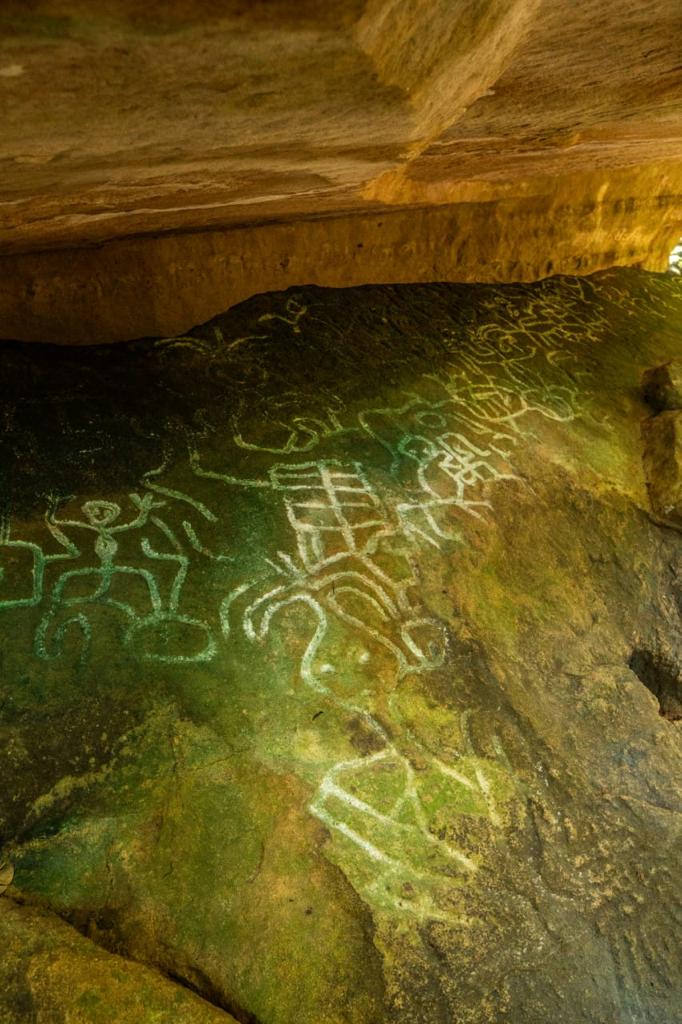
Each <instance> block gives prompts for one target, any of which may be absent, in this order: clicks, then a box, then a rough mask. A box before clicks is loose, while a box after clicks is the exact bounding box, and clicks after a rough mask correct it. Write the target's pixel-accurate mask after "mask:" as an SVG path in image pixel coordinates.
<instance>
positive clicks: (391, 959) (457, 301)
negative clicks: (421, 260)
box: [0, 271, 682, 1024]
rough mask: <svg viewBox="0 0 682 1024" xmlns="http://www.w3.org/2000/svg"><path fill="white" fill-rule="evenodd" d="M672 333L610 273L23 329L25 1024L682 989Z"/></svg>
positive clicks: (9, 584)
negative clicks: (668, 405) (181, 332)
mask: <svg viewBox="0 0 682 1024" xmlns="http://www.w3.org/2000/svg"><path fill="white" fill-rule="evenodd" d="M681 341H682V284H681V283H680V282H679V281H677V280H676V279H675V278H674V277H672V276H666V275H654V274H647V273H644V272H637V271H612V272H609V273H605V274H600V275H595V276H594V277H592V278H589V279H577V278H553V279H549V280H547V281H543V282H540V283H538V284H535V285H525V286H521V285H519V286H504V287H492V286H464V285H462V286H456V285H430V286H399V287H367V288H357V289H347V290H322V289H316V288H302V289H298V290H296V291H294V292H288V293H284V294H275V295H264V296H260V297H258V298H255V299H252V300H250V301H249V302H247V303H244V304H243V305H242V306H239V307H237V308H235V309H233V310H231V311H230V312H229V313H226V314H225V315H224V316H221V317H218V318H217V319H216V320H214V321H211V322H210V323H209V324H207V325H205V326H203V327H200V328H197V329H196V330H194V331H192V332H190V333H189V334H188V335H187V336H186V337H183V338H176V339H163V340H151V341H140V342H136V343H134V344H132V345H130V346H125V347H123V346H120V347H115V348H110V347H95V348H92V349H88V350H77V351H64V350H63V349H61V350H56V349H53V348H51V347H50V346H23V347H22V346H19V345H16V346H15V345H11V344H10V345H7V346H5V347H4V348H3V353H4V357H3V358H4V377H5V380H6V386H5V388H4V389H3V394H2V395H1V396H0V416H1V417H2V422H3V423H4V425H5V426H4V430H3V433H2V436H1V437H0V486H1V488H2V490H1V499H2V509H1V514H2V520H1V528H0V566H1V567H2V572H1V574H0V623H1V626H2V636H3V644H2V652H1V655H0V665H1V670H2V681H3V687H2V698H1V700H0V714H1V719H0V743H1V744H2V749H3V750H4V751H5V756H4V760H3V786H2V789H1V791H0V842H1V847H0V853H2V855H3V857H6V858H8V859H9V860H10V861H11V863H12V864H13V865H14V868H15V875H14V879H13V881H12V884H11V885H10V886H9V888H8V889H7V892H6V894H5V896H3V897H2V898H1V900H0V907H1V909H2V914H1V915H0V930H2V933H3V936H4V938H3V946H4V945H5V943H7V948H8V949H9V950H10V951H11V956H10V957H9V958H8V959H7V961H6V963H7V964H11V965H13V966H9V967H8V966H5V968H4V969H5V973H6V974H7V976H8V978H10V980H9V981H8V982H7V984H8V985H9V986H10V987H9V988H8V991H11V992H12V993H14V994H13V995H12V997H11V998H9V997H5V1002H4V1003H1V1002H0V1007H1V1013H4V1014H5V1016H4V1017H2V1016H0V1020H2V1022H3V1024H4V1022H5V1021H6V1022H7V1024H15V1022H17V1024H18V1022H23V1021H29V1020H34V1019H35V1016H31V1013H34V1010H33V1009H31V1007H32V1006H33V1004H32V1003H31V1002H30V1000H31V999H33V998H38V997H37V996H36V995H35V994H36V993H39V999H40V1000H43V1002H42V1003H41V1004H40V1005H41V1006H44V1005H46V1002H45V1001H47V1002H48V1003H51V1005H52V1007H53V1013H54V1016H53V1017H49V1016H44V1017H43V1018H38V1019H45V1020H52V1019H54V1020H55V1021H62V1020H64V1021H69V1022H70V1021H72V1020H73V1021H81V1020H83V1021H92V1022H93V1024H94V1022H97V1021H99V1020H105V1019H106V1020H111V1021H116V1020H119V1019H120V1020H121V1021H123V1020H124V1019H125V1020H133V1019H134V1020H138V1019H139V1020H140V1021H146V1020H149V1021H157V1020H158V1021H165V1020H166V1019H169V1020H170V1019H171V1018H170V1017H168V1018H166V1016H164V1014H167V1013H170V1012H173V1011H172V1007H173V1005H174V1004H173V1003H172V1000H173V999H175V998H177V999H178V1000H181V1001H183V1000H184V1002H183V1003H182V1009H181V1010H178V1011H177V1014H176V1016H175V1018H174V1019H176V1020H182V1021H185V1020H187V1021H190V1022H193V1021H195V1020H196V1021H197V1022H200V1021H204V1020H206V1021H212V1020H214V1019H215V1020H219V1019H226V1020H227V1019H229V1016H228V1015H230V1014H231V1015H233V1016H234V1017H235V1018H236V1019H237V1020H239V1021H243V1022H249V1024H254V1022H257V1024H351V1022H352V1024H379V1022H386V1024H493V1022H494V1024H498V1022H499V1024H502V1022H508V1021H511V1022H524V1024H546V1022H548V1021H559V1020H561V1021H566V1022H570V1024H588V1022H589V1024H593V1022H595V1021H609V1022H611V1021H625V1020H627V1021H636V1022H638V1024H639V1022H642V1024H644V1022H647V1024H648V1022H651V1024H654V1022H655V1024H661V1022H662V1021H666V1022H670V1024H674V1022H676V1021H682V984H681V983H680V978H681V977H682V942H681V939H680V934H681V933H680V921H681V920H682V904H681V897H680V887H679V877H680V869H681V868H682V856H681V854H680V845H679V820H680V814H681V813H682V792H681V790H680V784H679V779H680V777H682V774H681V772H682V733H680V724H679V723H678V722H677V721H676V720H675V715H674V714H672V712H671V711H670V709H671V708H673V709H674V708H676V707H678V706H679V701H678V699H677V697H676V696H675V694H676V693H677V690H676V688H679V686H680V682H679V680H680V669H679V668H678V666H680V667H682V661H681V660H680V659H681V658H682V641H681V640H680V610H681V608H682V539H681V538H680V534H679V532H678V531H677V530H675V529H673V528H671V527H668V526H665V525H662V524H661V523H660V522H658V521H656V517H655V516H652V514H651V507H650V504H649V494H648V491H647V486H646V481H645V477H644V471H643V462H642V453H643V448H642V438H641V431H642V423H643V421H644V420H646V419H647V418H648V417H649V416H651V410H650V409H648V408H647V406H646V405H645V404H644V402H643V400H642V398H641V388H640V381H641V377H642V374H643V373H644V372H645V371H646V370H648V369H651V368H652V367H655V366H657V365H659V364H662V363H664V362H666V361H667V360H670V359H672V358H675V356H677V355H678V354H679V352H680V344H681ZM17 901H19V902H17ZM19 904H21V905H19ZM60 919H61V920H60ZM41 922H45V924H44V928H43V925H42V923H41ZM122 958H125V959H122ZM90 960H91V961H92V964H93V966H92V969H90V968H89V967H88V966H87V965H88V963H89V962H90ZM122 963H124V964H126V965H127V966H126V972H125V979H124V981H120V983H119V980H117V979H118V978H119V974H117V972H120V964H122ZM55 964H56V965H57V966H55ZM60 964H62V965H63V967H62V966H59V965H60ZM8 972H9V973H8ZM10 975H11V977H10ZM29 975H30V977H29ZM67 982H68V983H67ZM70 991H71V992H73V993H74V995H73V998H74V999H76V998H77V999H78V1000H80V1002H79V1003H78V1005H79V1006H82V1015H81V1016H74V1015H73V1011H71V1010H69V1011H68V1012H67V1009H66V1007H67V1005H68V1000H69V992H70ZM147 993H149V995H147ZM136 999H137V1000H139V1001H140V1002H141V1004H144V1006H145V1011H144V1012H145V1013H146V1014H147V1016H146V1017H145V1016H136V1015H135V1013H137V1011H134V1012H133V1010H130V1011H128V1010H127V1009H126V1007H128V1006H129V1005H130V1006H131V1007H132V1006H134V1005H136V1004H135V1002H134V1001H135V1000H136ZM130 1000H132V1002H127V1001H130ZM169 1000H170V1002H169ZM98 1001H99V1002H98ZM107 1002H108V1003H109V1004H110V1008H109V1010H108V1013H109V1015H108V1016H106V1015H102V1014H101V1013H100V1003H107ZM10 1004H11V1005H10ZM36 1005H37V1004H36ZM178 1005H179V1004H178ZM157 1006H158V1010H157V1009H156V1007H157ZM41 1012H43V1011H42V1010H41ZM69 1012H71V1013H72V1015H71V1016H69V1015H68V1013H69ZM79 1012H80V1010H79ZM126 1012H128V1016H127V1017H126V1016H125V1013H126ZM45 1013H47V1011H45ZM88 1014H89V1015H88ZM98 1014H99V1015H98ZM116 1014H119V1016H118V1017H117V1016H116ZM154 1014H156V1016H154Z"/></svg>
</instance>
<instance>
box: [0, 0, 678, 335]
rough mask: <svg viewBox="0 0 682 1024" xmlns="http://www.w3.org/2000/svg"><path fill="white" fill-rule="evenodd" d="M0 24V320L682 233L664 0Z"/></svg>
mask: <svg viewBox="0 0 682 1024" xmlns="http://www.w3.org/2000/svg"><path fill="white" fill-rule="evenodd" d="M0 35H1V37H2V41H3V47H2V55H1V58H0V117H1V119H2V132H1V133H0V162H1V166H2V177H1V179H0V204H1V205H0V259H2V275H1V276H2V283H1V284H0V335H1V336H4V337H19V338H29V339H41V338H42V339H46V338H50V339H54V340H59V341H80V342H84V341H91V340H94V339H95V336H96V338H97V339H98V340H115V339H118V338H123V337H133V336H135V335H138V336H139V335H140V334H164V333H172V332H175V331H178V330H183V329H186V328H188V327H189V326H191V325H192V324H193V323H196V322H197V321H199V320H201V319H206V318H208V317H209V316H211V315H213V314H215V313H216V312H217V311H218V310H220V309H224V308H225V306H226V305H229V304H230V303H232V302H235V301H238V300H240V299H242V298H244V297H246V296H247V295H249V294H252V293H254V292H256V291H262V290H266V289H272V288H281V287H287V286H289V285H291V284H304V283H318V284H332V285H339V284H361V283H368V282H381V281H393V280H400V281H411V280H415V281H416V280H433V279H443V280H472V279H478V280H491V281H495V280H500V281H504V280H529V279H534V278H538V277H542V276H546V275H547V274H551V273H553V272H557V271H562V272H576V271H578V272H589V271H591V270H595V269H598V268H601V267H605V266H609V265H613V264H615V263H630V264H633V263H639V264H642V265H645V266H647V267H650V268H653V269H661V268H662V266H663V265H664V261H665V256H666V253H667V252H668V251H669V250H670V249H671V248H672V244H673V241H674V239H675V238H676V237H679V235H680V234H682V213H681V209H680V208H681V205H682V204H681V203H680V196H681V195H682V6H680V4H679V0H662V2H652V0H628V2H627V3H626V4H625V5H622V4H621V5H616V4H612V3H607V2H605V0H576V2H571V3H570V4H569V3H564V2H557V0H457V2H453V0H343V2H337V3H335V4H325V3H320V2H319V0H303V2H301V0H296V2H294V0H256V2H245V0H222V2H218V0H173V2H164V3H161V2H151V3H146V4H144V5H140V4H139V3H136V2H134V0H101V2H100V3H98V4H97V5H92V4H90V3H87V2H86V0H31V2H28V3H27V2H26V0H5V2H4V3H3V4H2V10H1V11H0Z"/></svg>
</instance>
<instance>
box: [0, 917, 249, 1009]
mask: <svg viewBox="0 0 682 1024" xmlns="http://www.w3.org/2000/svg"><path fill="white" fill-rule="evenodd" d="M0 948H1V949H2V955H0V1024H29V1021H45V1024H180V1022H182V1024H236V1022H235V1020H234V1018H233V1017H231V1016H230V1014H229V1013H226V1012H225V1011H223V1010H220V1009H219V1008H217V1007H214V1006H211V1004H210V1003H208V1002H206V1000H205V999H201V998H199V996H197V995H195V994H194V993H193V992H188V991H187V989H185V988H182V987H181V986H180V985H178V984H176V983H174V982H173V981H171V980H169V979H168V978H164V977H162V976H161V975H160V974H157V973H156V972H155V971H152V970H151V969H150V968H148V967H144V966H143V965H142V964H136V963H132V962H131V961H130V960H124V959H123V958H122V957H120V956H115V955H114V954H112V953H107V952H105V951H104V950H102V949H101V948H99V947H98V946H96V945H95V943H94V942H90V941H88V939H86V938H84V937H83V936H82V935H79V934H78V932H77V931H75V930H74V929H73V928H70V927H69V925H67V924H65V923H64V922H63V921H60V920H59V919H58V918H57V917H55V915H54V914H49V913H46V912H45V911H42V910H39V909H37V908H33V907H27V906H20V905H18V904H16V903H13V902H12V901H11V900H9V899H7V898H4V899H0Z"/></svg>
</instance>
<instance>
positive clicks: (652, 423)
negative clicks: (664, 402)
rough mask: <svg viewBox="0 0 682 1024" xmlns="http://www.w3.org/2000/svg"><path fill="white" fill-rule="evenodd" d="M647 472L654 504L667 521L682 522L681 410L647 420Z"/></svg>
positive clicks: (656, 510) (645, 454) (659, 514)
mask: <svg viewBox="0 0 682 1024" xmlns="http://www.w3.org/2000/svg"><path fill="white" fill-rule="evenodd" d="M642 438H643V441H644V471H645V474H646V480H647V486H648V488H649V498H650V500H651V507H652V509H653V511H654V513H655V515H656V516H657V517H658V518H659V519H661V520H663V521H664V522H668V523H671V524H673V525H676V526H680V525H682V410H680V409H671V410H668V411H666V412H661V413H659V414H658V416H652V417H651V418H650V419H648V420H645V422H644V424H643V427H642Z"/></svg>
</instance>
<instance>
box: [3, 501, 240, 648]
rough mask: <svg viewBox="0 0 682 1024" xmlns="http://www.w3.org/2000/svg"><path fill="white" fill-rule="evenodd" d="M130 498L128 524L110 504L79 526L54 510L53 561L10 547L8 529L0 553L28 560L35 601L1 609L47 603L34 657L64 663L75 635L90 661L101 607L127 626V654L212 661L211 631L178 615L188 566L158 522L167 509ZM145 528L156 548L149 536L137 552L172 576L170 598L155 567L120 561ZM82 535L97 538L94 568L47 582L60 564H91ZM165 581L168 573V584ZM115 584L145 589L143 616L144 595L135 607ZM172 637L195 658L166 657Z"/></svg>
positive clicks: (8, 602) (89, 510) (87, 510)
mask: <svg viewBox="0 0 682 1024" xmlns="http://www.w3.org/2000/svg"><path fill="white" fill-rule="evenodd" d="M161 490H163V489H162V488H161ZM168 493H169V494H171V493H173V494H175V492H168ZM175 496H177V497H178V498H181V497H185V498H187V500H189V501H190V502H191V503H192V504H193V505H194V506H195V507H197V508H200V509H203V511H204V512H205V513H206V514H207V515H212V513H210V512H209V510H208V509H205V507H204V506H201V505H200V503H197V502H195V501H194V500H193V499H191V498H189V497H188V496H183V495H180V494H179V493H178V494H177V495H175ZM128 498H129V501H130V503H131V505H132V507H133V512H134V513H135V514H133V515H132V516H131V517H129V518H127V519H124V518H123V510H122V508H121V506H120V505H119V504H118V503H117V502H113V501H107V500H90V501H86V502H84V503H83V505H82V506H81V508H80V511H81V513H82V518H65V519H60V518H58V517H57V514H56V508H54V507H53V508H51V509H50V511H49V512H48V513H47V514H46V516H45V525H46V527H47V529H48V531H49V533H50V534H51V535H52V537H53V538H54V539H55V540H56V541H57V543H58V544H59V545H60V547H61V548H62V549H63V550H62V551H60V552H58V553H55V554H45V552H44V551H43V548H42V547H41V546H40V545H38V544H35V543H33V542H24V541H13V540H11V539H10V532H9V526H8V525H7V524H5V526H4V528H3V532H2V535H1V536H0V548H1V547H5V548H7V549H11V548H17V549H24V550H29V551H30V552H31V555H32V559H33V567H32V587H31V594H30V595H26V596H24V597H21V598H17V597H14V598H9V599H7V598H5V599H3V600H2V601H0V609H1V608H3V607H4V608H12V607H22V606H29V605H40V604H41V603H42V602H43V601H46V602H47V608H46V610H45V611H44V613H43V615H42V617H41V619H40V621H39V623H38V626H37V628H36V631H35V637H34V651H35V654H36V655H37V656H38V657H39V658H42V659H44V660H47V659H52V658H57V657H60V656H61V655H62V654H63V652H64V643H65V639H66V636H67V633H69V632H70V631H71V630H73V629H77V630H78V631H79V632H80V635H81V657H80V661H81V662H84V661H85V660H86V659H87V657H88V655H89V652H90V646H91V641H92V626H91V621H90V614H89V613H90V611H94V609H96V608H98V607H99V608H101V607H105V608H107V609H109V610H110V611H111V612H115V613H116V614H117V615H118V616H119V617H120V618H122V620H123V621H124V622H125V623H126V626H125V632H124V644H125V645H128V646H130V647H131V648H132V649H133V650H134V651H136V653H137V654H138V655H139V656H140V657H142V658H143V659H145V660H150V661H168V662H201V661H207V660H210V659H211V658H212V657H213V656H214V655H215V652H216V644H215V640H214V638H213V634H212V630H211V629H210V627H209V626H208V625H207V624H206V623H205V622H202V621H201V620H199V619H196V618H191V617H187V616H184V615H182V614H181V612H180V608H179V604H180V598H181V593H182V588H183V586H184V584H185V581H186V577H187V572H188V568H189V561H190V560H189V556H188V554H187V553H186V551H185V550H184V549H183V546H182V544H181V543H180V541H179V540H178V538H177V536H176V533H175V532H174V531H173V530H172V529H171V527H170V526H169V525H168V523H167V522H166V521H165V520H164V519H162V518H161V517H160V516H159V515H158V514H157V513H158V510H160V509H161V508H163V507H164V506H165V504H166V502H165V501H159V500H158V499H157V498H156V497H155V496H154V494H153V493H146V494H144V495H142V496H140V495H139V494H137V493H131V494H129V495H128ZM213 518H214V517H213ZM145 527H150V528H152V529H153V530H154V531H155V532H156V535H157V541H156V542H154V543H152V541H151V540H150V539H149V537H148V536H147V535H145V536H142V537H141V538H140V543H139V547H140V552H141V554H142V555H143V556H144V558H145V559H149V560H150V562H152V563H154V562H160V563H164V565H165V568H166V569H167V570H169V572H170V582H169V583H168V582H167V584H166V587H165V590H167V593H166V594H165V595H164V593H163V590H164V588H163V587H162V584H161V582H160V580H159V579H157V575H156V573H155V571H153V569H152V567H151V566H148V565H137V564H135V565H129V564H126V563H125V562H124V561H122V560H121V559H120V557H119V555H120V550H119V549H120V544H121V541H122V539H123V538H124V537H125V536H127V535H130V534H134V533H136V532H137V531H140V530H142V529H143V528H145ZM183 527H184V530H185V534H186V536H187V538H188V541H189V543H190V544H191V547H192V548H194V550H196V551H198V552H200V553H202V554H204V555H207V556H208V557H211V558H213V557H216V556H214V555H213V554H212V552H210V551H208V550H207V549H206V548H205V547H203V546H202V545H201V543H200V541H199V538H198V537H197V534H196V532H195V531H194V529H193V527H192V526H191V523H189V522H188V521H184V522H183ZM83 531H85V532H86V535H92V541H93V544H92V555H93V556H94V561H95V564H89V565H82V564H81V565H78V567H73V568H65V569H63V571H62V572H61V573H60V574H59V575H58V576H57V578H56V580H54V582H53V583H50V582H48V581H47V578H46V576H47V573H46V570H47V569H48V568H51V566H52V565H53V564H54V563H55V562H63V561H64V560H68V561H71V562H78V561H81V562H82V561H83V559H84V558H87V557H88V555H87V550H86V546H85V545H84V544H83V543H82V542H80V541H79V543H76V541H75V540H74V539H72V537H73V535H74V533H75V534H76V535H79V534H81V533H82V532H83ZM159 542H161V546H162V547H163V546H164V545H165V550H159ZM217 557H220V558H223V557H225V556H217ZM154 568H156V567H154ZM168 575H169V573H168V572H167V573H166V576H168ZM1 579H2V577H1V576H0V580H1ZM118 580H121V581H124V580H125V581H128V586H127V588H126V589H129V584H130V583H131V582H132V581H138V582H141V583H142V585H143V586H142V591H141V593H142V594H143V600H142V604H143V607H142V608H140V607H139V604H140V591H138V593H137V596H136V604H134V603H132V602H131V600H129V599H127V598H124V597H123V596H119V595H118V594H117V593H116V587H115V584H116V582H117V581H118ZM173 632H175V633H178V632H179V633H180V634H183V637H182V639H183V641H184V642H185V643H187V642H189V645H190V646H191V647H193V648H194V650H193V652H188V651H186V650H184V651H183V650H178V651H176V650H172V651H168V650H166V649H165V644H166V641H167V640H168V635H169V633H173Z"/></svg>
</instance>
